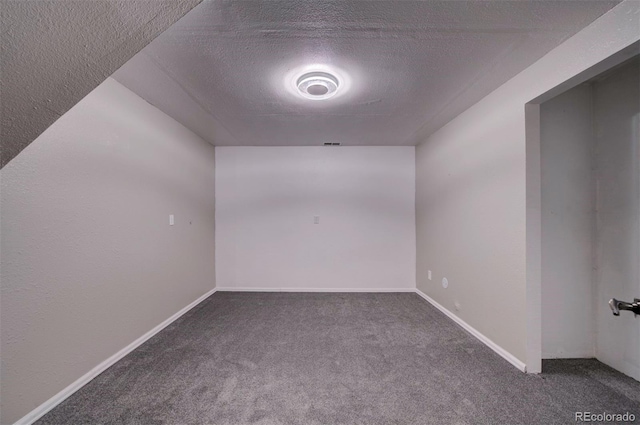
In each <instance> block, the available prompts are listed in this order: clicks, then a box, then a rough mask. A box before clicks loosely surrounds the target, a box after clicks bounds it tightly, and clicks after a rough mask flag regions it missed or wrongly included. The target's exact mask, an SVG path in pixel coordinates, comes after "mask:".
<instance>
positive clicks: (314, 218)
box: [313, 215, 320, 224]
mask: <svg viewBox="0 0 640 425" xmlns="http://www.w3.org/2000/svg"><path fill="white" fill-rule="evenodd" d="M313 224H320V216H319V215H314V216H313Z"/></svg>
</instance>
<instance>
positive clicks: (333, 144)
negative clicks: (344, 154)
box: [324, 142, 340, 146]
mask: <svg viewBox="0 0 640 425" xmlns="http://www.w3.org/2000/svg"><path fill="white" fill-rule="evenodd" d="M324 145H325V146H340V142H324Z"/></svg>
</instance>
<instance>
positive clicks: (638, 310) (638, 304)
mask: <svg viewBox="0 0 640 425" xmlns="http://www.w3.org/2000/svg"><path fill="white" fill-rule="evenodd" d="M609 307H611V311H612V312H613V315H614V316H620V310H628V311H632V312H633V314H640V298H634V299H633V302H632V303H628V302H626V301H618V300H616V299H615V298H611V299H610V300H609Z"/></svg>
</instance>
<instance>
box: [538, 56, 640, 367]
mask: <svg viewBox="0 0 640 425" xmlns="http://www.w3.org/2000/svg"><path fill="white" fill-rule="evenodd" d="M575 83H576V82H574V84H572V86H571V87H570V88H569V87H563V88H562V91H561V92H559V91H558V90H556V91H555V92H554V93H553V94H551V95H547V96H545V98H544V99H538V102H536V103H532V104H530V105H527V168H528V170H527V179H528V183H527V195H528V205H527V220H528V224H527V226H528V227H527V244H528V245H527V249H528V253H527V262H528V280H527V285H528V297H529V296H530V295H531V298H530V299H529V301H528V307H529V311H528V320H529V325H530V326H529V329H528V331H529V332H530V335H528V343H529V347H528V348H529V350H528V356H529V358H528V366H529V364H531V365H532V367H531V369H530V370H531V371H536V372H537V371H540V370H542V364H541V362H542V360H543V359H575V358H582V359H584V358H594V359H597V360H599V361H600V362H602V363H604V364H606V365H608V366H610V367H612V368H614V369H616V370H618V371H620V372H622V373H624V374H626V375H628V376H631V377H632V378H634V379H636V380H640V315H639V316H638V317H636V316H635V315H634V314H633V312H631V311H621V312H620V315H619V316H615V315H614V314H613V311H612V309H611V308H610V306H609V303H608V302H609V300H610V299H612V298H616V299H618V300H623V301H628V302H630V303H633V302H634V299H635V298H640V55H637V48H636V55H635V56H633V57H631V58H630V59H629V58H626V59H625V60H623V61H618V63H616V64H615V65H614V66H612V67H609V68H608V69H606V70H604V71H602V70H600V72H599V73H598V74H597V75H592V76H589V77H588V78H586V79H584V80H583V81H582V82H580V83H579V84H577V85H576V84H575ZM536 130H537V132H536ZM530 143H531V145H530ZM536 145H537V146H536ZM530 154H531V157H530ZM536 154H537V155H536ZM536 172H537V174H536ZM530 178H531V180H530ZM536 186H537V187H536ZM530 195H532V196H530ZM536 198H537V199H536ZM536 297H537V299H536ZM536 326H539V328H538V329H536ZM538 332H539V333H538ZM528 369H529V368H528ZM535 369H538V370H535Z"/></svg>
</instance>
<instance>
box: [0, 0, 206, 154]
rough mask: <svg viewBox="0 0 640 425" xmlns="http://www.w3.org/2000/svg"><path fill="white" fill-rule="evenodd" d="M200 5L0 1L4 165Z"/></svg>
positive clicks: (186, 1) (138, 0) (140, 0)
mask: <svg viewBox="0 0 640 425" xmlns="http://www.w3.org/2000/svg"><path fill="white" fill-rule="evenodd" d="M201 1H202V0H46V1H45V0H2V1H1V2H0V37H1V38H0V57H1V58H2V59H1V61H2V62H1V67H2V69H1V77H0V93H1V96H2V102H1V103H2V108H1V111H2V112H1V115H2V121H1V122H0V126H1V127H0V130H1V131H0V140H1V147H2V164H1V165H2V166H4V165H5V164H6V163H8V162H9V161H10V160H11V159H12V158H13V157H15V156H16V155H17V154H18V153H20V151H22V149H24V148H25V147H26V146H27V145H28V144H29V143H31V142H32V141H33V140H34V139H35V138H36V137H38V136H39V135H40V133H42V132H43V131H44V130H45V129H46V128H47V127H49V126H50V125H51V124H52V123H53V122H54V121H55V120H57V119H58V118H59V117H60V116H61V115H62V114H64V113H65V112H66V111H67V110H69V109H70V108H71V107H72V106H73V105H75V104H76V103H77V102H78V101H79V100H80V99H82V98H83V97H84V96H85V95H86V94H87V93H89V92H90V91H91V90H92V89H93V88H95V87H96V86H97V85H98V84H100V83H101V82H102V81H104V79H105V78H107V77H108V76H109V75H111V74H112V73H113V71H115V70H116V69H118V68H119V67H120V66H121V65H122V64H123V63H125V62H126V61H127V60H128V59H130V58H131V57H132V56H133V55H134V54H136V53H137V52H138V51H140V49H142V48H143V47H144V46H146V45H147V43H149V42H150V41H151V40H153V39H154V38H155V37H156V36H157V35H158V34H160V33H161V32H162V31H164V30H165V29H166V28H168V27H169V26H170V25H171V24H173V23H174V22H176V21H177V20H178V19H179V18H180V17H182V16H183V15H184V14H185V13H186V12H187V11H189V10H190V9H191V8H193V7H194V6H195V5H197V4H198V3H200V2H201Z"/></svg>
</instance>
